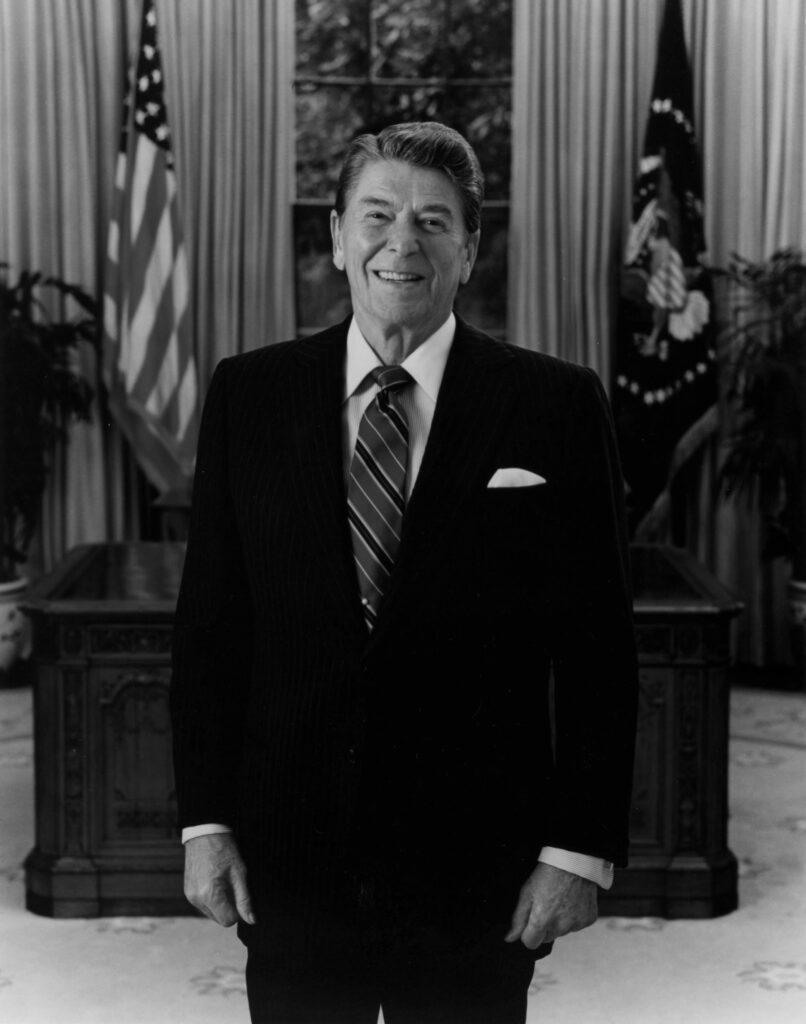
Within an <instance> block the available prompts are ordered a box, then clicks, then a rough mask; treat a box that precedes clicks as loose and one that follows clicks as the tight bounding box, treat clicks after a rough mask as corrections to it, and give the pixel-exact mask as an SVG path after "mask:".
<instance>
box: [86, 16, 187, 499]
mask: <svg viewBox="0 0 806 1024" xmlns="http://www.w3.org/2000/svg"><path fill="white" fill-rule="evenodd" d="M104 335H105V338H104V374H105V378H106V384H107V387H108V389H109V400H110V406H111V409H112V411H113V413H114V415H115V419H116V420H117V422H118V424H119V426H120V427H121V429H122V431H123V433H124V434H125V436H126V437H127V438H128V440H129V442H130V444H131V445H132V448H133V450H134V453H135V456H136V458H137V461H138V462H139V464H140V466H141V468H142V469H143V472H144V473H145V474H146V476H147V477H148V479H149V480H150V481H151V483H153V484H154V485H155V486H156V487H157V488H158V489H159V490H160V491H163V492H164V491H168V490H174V489H187V488H188V487H189V485H190V481H191V478H192V475H193V464H194V459H195V453H196V442H197V436H198V421H199V388H198V376H197V371H196V362H195V358H194V355H193V344H192V338H191V331H190V319H189V282H188V269H187V258H186V254H185V245H184V241H183V238H182V229H181V223H180V217H179V209H178V204H177V195H176V174H175V172H174V163H173V157H172V154H171V146H170V133H169V131H168V118H167V111H166V108H165V94H164V88H163V78H162V65H161V61H160V53H159V49H158V46H157V17H156V12H155V10H154V0H144V3H143V18H142V27H141V31H140V47H139V52H138V57H137V66H136V74H135V78H134V81H132V82H130V83H129V89H128V93H127V96H126V100H125V102H124V106H123V129H122V132H121V143H120V151H119V153H118V158H117V167H116V172H115V196H114V203H113V212H112V219H111V221H110V225H109V238H108V244H107V259H106V271H105V281H104Z"/></svg>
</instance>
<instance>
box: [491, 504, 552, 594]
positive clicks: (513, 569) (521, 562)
mask: <svg viewBox="0 0 806 1024" xmlns="http://www.w3.org/2000/svg"><path fill="white" fill-rule="evenodd" d="M554 518H555V517H554V500H553V494H552V490H551V488H550V485H548V484H536V485H534V486H527V487H506V488H505V487H500V488H497V487H491V488H488V489H487V490H486V492H485V493H484V494H483V495H481V496H480V517H479V523H480V528H479V531H478V547H477V567H478V573H479V585H480V587H481V588H483V590H484V592H485V593H486V594H487V595H488V596H489V597H490V598H491V599H492V600H493V601H494V602H495V604H496V605H497V606H499V607H501V608H502V609H505V608H507V607H511V606H512V605H513V603H514V604H516V605H518V604H522V603H523V601H524V599H525V598H528V600H529V602H530V603H531V601H532V600H533V599H534V598H535V597H536V596H537V595H538V593H539V591H541V590H542V586H543V581H545V580H546V578H547V568H548V565H549V559H550V557H551V544H552V538H553V537H556V529H555V523H554Z"/></svg>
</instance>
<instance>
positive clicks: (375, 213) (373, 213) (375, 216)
mask: <svg viewBox="0 0 806 1024" xmlns="http://www.w3.org/2000/svg"><path fill="white" fill-rule="evenodd" d="M367 219H368V220H385V219H386V214H385V213H382V212H381V211H380V210H369V211H368V213H367Z"/></svg>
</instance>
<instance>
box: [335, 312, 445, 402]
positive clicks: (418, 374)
mask: <svg viewBox="0 0 806 1024" xmlns="http://www.w3.org/2000/svg"><path fill="white" fill-rule="evenodd" d="M455 333H456V317H455V316H454V314H453V313H451V315H450V316H449V317H448V319H447V320H446V321H445V323H444V324H443V325H442V326H441V327H439V328H438V329H437V330H436V331H434V333H433V334H432V335H431V337H430V338H426V340H425V341H424V342H423V343H422V345H418V346H417V348H416V349H415V350H414V351H413V352H412V353H411V355H410V356H408V357H407V358H406V359H404V360H403V363H402V364H401V365H402V366H404V367H405V368H406V369H407V370H408V371H409V373H410V374H411V375H412V377H413V378H414V380H415V381H416V383H417V384H419V386H420V387H421V388H422V389H423V391H425V393H426V394H427V395H428V397H429V398H430V399H431V400H432V401H433V402H436V400H437V396H438V395H439V389H440V386H441V384H442V377H443V375H444V373H445V365H446V363H447V362H448V355H449V353H450V351H451V345H452V344H453V336H454V334H455ZM376 366H383V363H382V362H381V360H380V359H379V358H378V355H377V353H376V352H375V350H374V349H373V348H371V347H370V344H369V342H368V341H367V340H366V338H365V337H364V335H363V334H362V333H361V329H360V328H359V326H358V323H357V322H356V319H355V317H353V319H352V320H351V321H350V329H349V330H348V331H347V368H346V373H345V375H344V380H345V386H344V400H345V402H346V401H347V399H348V398H350V397H351V396H352V395H354V394H355V393H356V392H357V391H358V390H359V388H360V387H361V384H362V383H363V381H364V380H365V378H366V376H367V374H368V373H369V372H370V371H371V370H374V369H375V367H376Z"/></svg>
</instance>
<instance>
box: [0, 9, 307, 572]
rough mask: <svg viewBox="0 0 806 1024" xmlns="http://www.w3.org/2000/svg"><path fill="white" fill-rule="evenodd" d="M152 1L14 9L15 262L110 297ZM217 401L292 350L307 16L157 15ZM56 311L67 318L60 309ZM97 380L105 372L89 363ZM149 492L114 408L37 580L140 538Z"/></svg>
mask: <svg viewBox="0 0 806 1024" xmlns="http://www.w3.org/2000/svg"><path fill="white" fill-rule="evenodd" d="M139 21H140V2H139V0H115V2H113V0H70V3H64V2H63V0H0V138H2V140H3V145H2V146H0V180H2V188H0V260H5V261H7V262H8V263H10V264H11V265H12V271H14V272H18V271H19V270H21V269H40V270H42V271H43V272H44V273H45V274H52V275H55V276H57V277H61V278H64V279H66V280H68V281H71V282H75V283H78V284H80V285H82V286H83V287H85V288H86V289H87V290H88V291H90V292H93V293H95V294H96V295H97V296H99V297H100V296H101V295H102V293H103V280H102V274H103V266H104V260H103V254H104V252H105V247H106V230H107V224H108V218H109V211H110V202H111V198H112V182H113V175H114V165H115V157H116V153H117V147H118V141H119V132H120V118H121V112H122V102H123V94H124V82H125V75H126V73H127V68H128V64H129V60H130V58H131V57H132V56H133V55H134V53H135V52H136V47H137V42H138V35H139ZM157 22H158V31H159V38H160V45H161V48H162V56H163V70H164V75H165V87H166V103H167V107H168V118H169V123H170V126H171V133H172V139H173V148H174V156H175V159H176V170H177V182H178V190H179V199H180V203H181V208H182V217H183V225H184V231H185V238H186V241H187V248H188V255H189V264H190V278H191V289H192V325H193V336H194V345H195V349H196V358H197V364H198V366H199V372H200V378H201V384H202V391H203V392H204V391H205V390H206V385H207V383H208V381H209V378H210V375H211V374H212V370H213V368H214V367H215V364H216V363H217V362H218V361H219V359H221V358H222V357H224V356H226V355H231V354H233V353H236V352H240V351H243V350H246V349H250V348H255V347H258V346H260V345H263V344H266V343H269V342H273V341H279V340H282V339H285V338H289V337H291V336H293V333H294V311H293V239H292V214H291V201H292V196H293V178H292V167H293V163H292V161H293V145H292V139H293V136H292V99H291V80H292V72H293V67H292V60H293V2H292V0H271V2H263V0H157ZM53 311H54V312H61V310H59V309H58V308H55V309H54V310H53ZM83 371H84V372H85V373H86V375H87V376H88V377H89V379H91V380H92V381H97V379H98V368H97V367H95V366H94V365H93V362H92V360H91V359H90V357H88V356H87V355H86V353H85V354H84V356H83ZM141 490H142V480H141V479H140V478H139V476H138V474H137V472H136V470H135V469H134V466H133V460H132V459H131V456H130V453H128V452H127V451H126V449H125V444H124V442H123V441H122V439H121V437H120V436H119V434H118V433H117V431H116V429H115V428H114V425H112V424H110V423H109V420H108V417H106V415H105V414H104V410H103V408H102V406H101V405H100V403H98V404H96V407H95V416H94V422H93V423H92V424H90V425H84V424H77V425H76V426H75V427H74V428H73V429H72V431H71V436H70V443H69V445H68V446H67V447H66V449H65V450H64V451H62V452H60V453H59V454H58V457H57V460H56V464H55V465H54V467H53V473H52V475H51V479H50V481H49V485H48V492H47V494H46V498H45V507H44V513H43V527H42V530H41V536H40V543H39V545H38V546H37V548H36V549H35V550H33V551H32V559H31V561H32V570H33V571H34V572H35V571H38V570H41V569H43V568H44V569H47V568H49V567H50V566H51V565H52V564H53V562H54V561H55V560H56V559H58V558H59V557H61V555H62V554H64V552H65V551H66V550H67V549H68V548H70V547H72V546H73V545H75V544H78V543H83V542H90V541H102V540H114V539H123V538H127V537H136V536H137V535H138V529H139V524H138V522H137V518H138V517H137V508H136V499H137V497H138V491H141Z"/></svg>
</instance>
